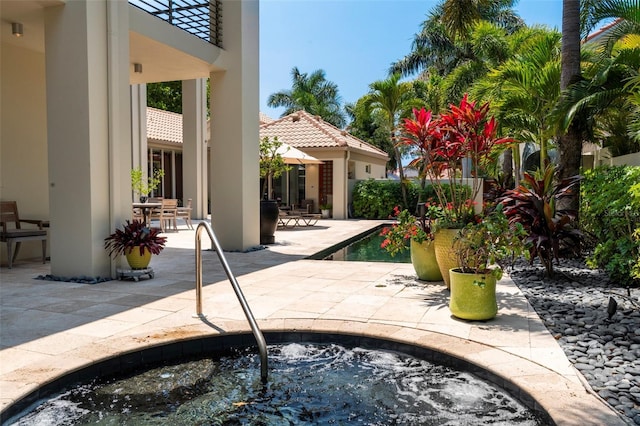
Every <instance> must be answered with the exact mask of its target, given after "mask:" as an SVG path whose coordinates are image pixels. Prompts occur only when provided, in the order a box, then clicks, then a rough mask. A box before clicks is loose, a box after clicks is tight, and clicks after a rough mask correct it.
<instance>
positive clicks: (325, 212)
mask: <svg viewBox="0 0 640 426" xmlns="http://www.w3.org/2000/svg"><path fill="white" fill-rule="evenodd" d="M332 208H333V206H332V205H331V204H328V203H325V204H320V213H321V214H322V218H323V219H329V218H330V217H331V209H332Z"/></svg>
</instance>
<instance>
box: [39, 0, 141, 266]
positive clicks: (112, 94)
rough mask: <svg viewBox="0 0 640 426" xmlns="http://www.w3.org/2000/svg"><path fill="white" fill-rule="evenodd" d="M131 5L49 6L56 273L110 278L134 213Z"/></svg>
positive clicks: (85, 0) (83, 1)
mask: <svg viewBox="0 0 640 426" xmlns="http://www.w3.org/2000/svg"><path fill="white" fill-rule="evenodd" d="M128 26H129V23H128V3H127V2H120V1H110V0H76V1H70V2H66V3H65V4H64V5H63V6H56V7H50V8H46V9H45V40H46V52H47V53H46V81H47V136H48V161H49V199H50V219H51V232H50V238H51V241H50V242H51V273H52V274H54V275H60V276H66V277H71V276H78V275H89V276H110V275H111V274H112V272H113V269H114V267H113V265H112V262H111V261H110V260H109V257H108V255H107V252H106V251H105V249H104V238H105V237H107V236H108V235H109V234H110V233H111V232H113V231H114V229H115V227H116V226H121V225H122V222H123V220H124V219H125V218H128V217H130V210H131V195H130V194H131V193H130V191H131V184H130V182H131V180H130V176H129V169H130V166H131V147H130V144H131V121H130V98H129V73H128V69H129V66H128V58H129V32H128V31H129V28H128Z"/></svg>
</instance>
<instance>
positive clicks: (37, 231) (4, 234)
mask: <svg viewBox="0 0 640 426" xmlns="http://www.w3.org/2000/svg"><path fill="white" fill-rule="evenodd" d="M22 223H29V224H32V225H37V228H31V229H28V228H26V229H25V228H22V226H21V224H22ZM0 226H1V228H0V241H2V242H4V243H7V257H8V260H9V269H11V268H12V266H13V262H14V261H15V260H16V258H17V257H18V252H19V251H20V245H21V244H22V242H23V241H41V242H42V263H45V262H46V260H47V231H46V230H45V229H44V221H42V220H31V219H20V216H18V203H16V202H15V201H0ZM13 243H15V244H16V250H15V251H13Z"/></svg>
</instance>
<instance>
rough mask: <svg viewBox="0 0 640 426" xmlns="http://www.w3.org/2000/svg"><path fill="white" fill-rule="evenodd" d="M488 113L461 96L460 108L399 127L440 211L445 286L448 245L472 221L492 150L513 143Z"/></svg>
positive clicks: (451, 258)
mask: <svg viewBox="0 0 640 426" xmlns="http://www.w3.org/2000/svg"><path fill="white" fill-rule="evenodd" d="M488 113H489V104H488V103H485V104H483V105H480V106H478V105H476V103H475V102H472V101H469V99H468V97H467V95H466V94H465V95H464V97H463V98H462V100H461V102H460V105H451V106H450V108H449V110H448V111H447V112H445V113H442V114H441V115H440V116H439V117H437V118H435V119H432V114H431V111H426V110H425V109H424V108H421V109H420V110H417V109H414V110H413V118H406V119H404V121H403V127H402V130H403V136H402V137H401V139H400V141H399V144H402V145H404V146H406V147H407V148H409V150H410V153H411V154H412V155H413V157H414V159H413V160H412V161H411V163H410V164H409V165H410V166H413V167H416V168H417V169H418V170H419V171H420V175H421V176H427V177H428V179H429V181H430V183H431V185H432V186H433V189H434V191H435V193H436V197H437V199H438V202H439V204H440V206H442V208H443V210H442V216H441V217H440V219H439V220H438V221H437V223H436V232H435V235H434V240H435V250H436V257H437V259H438V264H439V265H440V271H441V273H442V276H443V278H444V280H445V282H446V284H447V286H449V269H451V268H452V267H453V266H455V253H453V252H452V251H451V250H452V249H451V247H452V244H451V242H452V239H453V238H454V237H455V235H456V233H457V232H458V230H459V229H460V228H463V227H464V226H465V225H466V224H468V223H470V222H472V221H473V218H474V214H475V206H476V202H475V200H476V198H477V196H478V194H479V191H480V190H481V189H482V180H481V178H480V170H481V168H482V165H483V164H484V163H485V162H486V161H487V160H488V159H489V154H490V153H491V152H492V150H493V148H494V146H496V145H500V144H507V143H511V142H513V140H512V139H510V138H499V137H497V124H496V121H495V119H494V118H493V117H489V116H488ZM463 163H466V164H470V168H471V170H469V171H468V170H463ZM465 169H466V167H465ZM467 175H469V176H471V178H470V179H469V178H466V177H465V176H467Z"/></svg>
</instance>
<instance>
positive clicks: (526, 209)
mask: <svg viewBox="0 0 640 426" xmlns="http://www.w3.org/2000/svg"><path fill="white" fill-rule="evenodd" d="M554 175H555V169H554V167H553V166H547V168H546V169H545V170H544V171H543V172H541V171H538V172H536V173H535V174H534V175H530V174H529V173H524V178H523V180H522V184H521V185H520V186H518V187H517V188H515V189H512V190H508V191H507V192H506V194H505V196H504V197H502V198H501V199H499V202H501V203H502V204H504V214H505V215H506V216H507V217H508V218H509V222H510V223H512V224H515V223H521V224H522V226H524V229H525V231H527V234H528V236H527V238H526V239H525V243H526V244H527V245H528V246H529V254H530V256H531V261H533V259H534V258H536V257H538V258H539V259H540V262H542V264H543V265H544V267H545V269H546V271H547V275H548V276H552V275H553V261H554V259H555V260H559V259H560V251H561V249H562V248H563V247H564V246H569V247H576V246H578V244H579V243H580V241H581V236H582V234H581V232H580V231H579V230H578V229H576V228H575V227H574V222H575V219H576V217H577V212H576V211H575V210H571V209H564V208H562V207H560V204H562V200H563V199H564V198H568V197H572V196H573V188H574V185H575V184H576V183H578V182H579V180H580V176H573V177H569V178H565V179H562V180H561V181H559V182H555V180H554Z"/></svg>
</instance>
